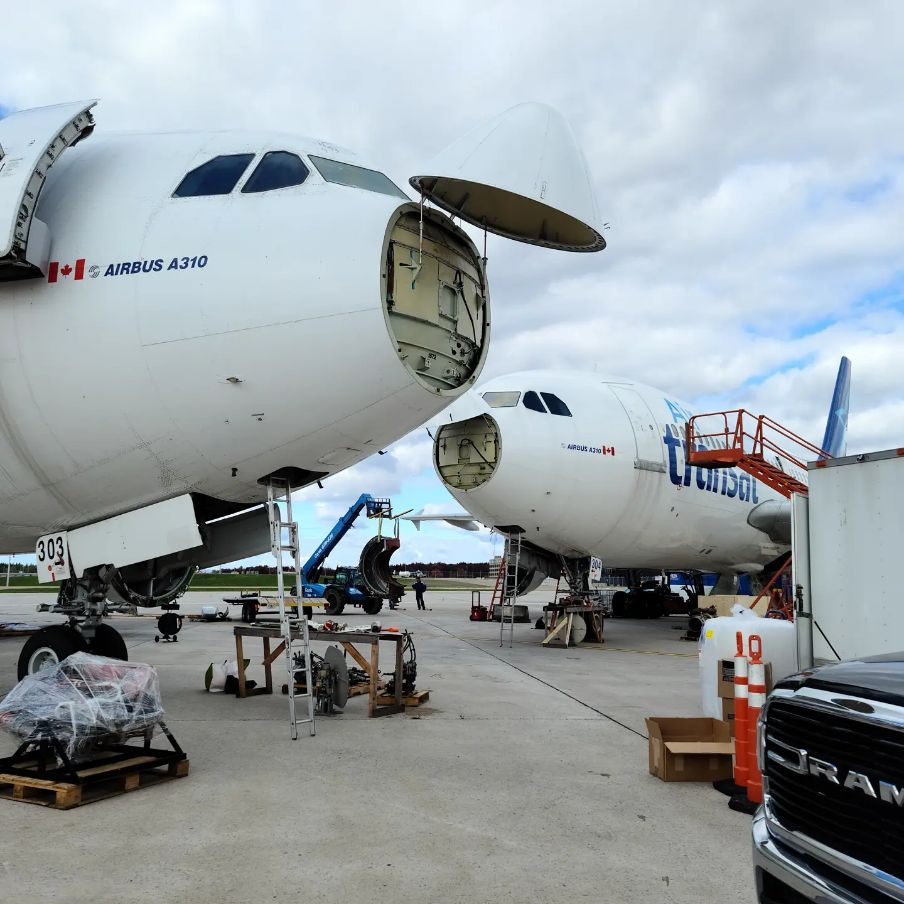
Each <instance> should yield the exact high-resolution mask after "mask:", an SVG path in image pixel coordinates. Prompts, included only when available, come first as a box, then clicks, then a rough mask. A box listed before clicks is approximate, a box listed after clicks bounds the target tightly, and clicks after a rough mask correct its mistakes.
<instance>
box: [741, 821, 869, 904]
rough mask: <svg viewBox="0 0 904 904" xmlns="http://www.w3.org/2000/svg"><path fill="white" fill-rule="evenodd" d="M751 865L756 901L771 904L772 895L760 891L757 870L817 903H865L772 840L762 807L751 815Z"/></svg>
mask: <svg viewBox="0 0 904 904" xmlns="http://www.w3.org/2000/svg"><path fill="white" fill-rule="evenodd" d="M753 868H754V873H755V875H756V885H757V889H756V891H757V901H759V902H760V904H771V902H772V901H774V900H775V899H774V898H771V897H770V896H769V895H768V894H763V881H762V878H761V877H760V875H759V871H760V870H762V871H763V872H766V873H769V875H771V876H772V877H773V878H775V879H777V880H778V881H779V882H781V883H783V884H784V885H787V886H788V887H789V888H791V889H793V890H794V891H795V892H797V893H798V894H799V895H802V896H803V897H804V898H806V899H808V900H810V901H814V902H818V904H867V902H866V901H865V900H864V899H863V898H860V897H857V896H854V895H852V894H851V892H849V891H847V890H846V889H843V888H841V887H840V886H838V885H836V884H835V883H834V882H831V881H830V880H827V879H825V878H824V877H822V876H819V875H817V874H816V873H814V872H813V870H812V869H811V868H810V866H809V865H808V864H807V863H806V862H804V860H803V859H802V858H801V857H800V855H799V854H797V853H796V852H795V851H794V850H792V849H791V848H789V847H787V846H785V845H783V844H781V843H779V842H776V840H775V839H774V838H773V837H772V836H771V835H770V834H769V832H768V830H767V829H766V817H765V815H764V813H763V808H762V807H760V809H759V810H757V813H756V816H754V818H753Z"/></svg>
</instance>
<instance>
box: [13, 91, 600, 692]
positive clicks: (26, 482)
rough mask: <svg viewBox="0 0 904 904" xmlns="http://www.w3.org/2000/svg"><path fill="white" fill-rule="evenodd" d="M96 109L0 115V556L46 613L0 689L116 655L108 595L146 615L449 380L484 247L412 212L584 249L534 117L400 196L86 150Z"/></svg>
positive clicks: (304, 152)
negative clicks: (53, 599) (30, 579)
mask: <svg viewBox="0 0 904 904" xmlns="http://www.w3.org/2000/svg"><path fill="white" fill-rule="evenodd" d="M95 103H96V101H85V102H76V103H68V104H60V105H56V106H51V107H43V108H38V109H33V110H26V111H23V112H20V113H15V114H13V115H10V116H8V117H6V118H4V119H2V120H0V553H22V552H29V551H35V552H36V555H37V559H38V567H39V577H40V578H41V579H42V580H44V581H50V580H63V584H62V588H61V591H60V595H59V599H58V603H57V607H56V611H59V612H60V613H62V614H64V615H66V616H67V619H68V623H67V624H66V625H64V626H58V627H57V626H55V627H52V628H48V629H46V630H44V631H42V632H40V633H39V634H37V635H35V636H34V637H33V638H32V639H31V640H30V641H29V643H28V644H27V645H26V647H25V649H24V650H23V654H22V656H21V657H20V661H19V672H20V677H21V676H22V675H23V674H25V673H28V672H32V671H34V670H36V669H38V668H40V667H41V666H43V665H46V664H48V663H50V662H55V661H56V660H57V659H59V658H62V657H63V656H65V655H68V654H69V653H72V652H74V651H75V650H78V649H84V648H85V647H86V646H87V647H88V648H89V649H92V650H94V651H95V652H98V653H102V654H105V655H112V656H118V657H120V658H125V656H126V649H125V644H124V643H123V641H122V638H121V637H120V636H119V635H118V633H117V632H115V631H114V630H113V629H112V628H110V626H109V625H107V624H103V623H101V617H102V615H103V613H104V611H105V608H106V606H107V602H106V600H107V597H108V595H109V596H110V598H111V599H112V600H114V601H117V600H118V601H120V602H126V603H128V604H132V605H142V606H156V605H167V604H171V603H172V601H173V600H174V599H175V598H176V597H177V596H178V595H179V594H181V593H182V592H183V591H184V590H185V589H186V587H187V585H188V582H189V581H190V580H191V577H192V575H193V574H194V573H195V571H196V570H197V569H198V568H199V567H210V566H214V565H217V564H222V563H225V562H229V561H234V560H235V559H239V558H242V557H245V556H249V555H254V554H258V553H261V552H265V551H267V550H269V548H270V538H269V523H268V516H267V511H266V510H265V509H263V508H261V505H260V504H261V502H262V501H263V500H265V499H266V498H267V484H268V482H269V481H270V480H271V479H273V478H281V479H284V480H287V481H288V482H289V483H290V485H291V487H292V488H293V489H294V488H299V487H303V486H305V485H308V484H312V483H314V482H316V481H320V480H322V479H323V478H325V477H327V476H328V475H330V474H333V473H336V472H337V471H340V470H342V469H344V468H347V467H349V466H350V465H353V464H355V463H356V462H358V461H360V460H362V459H363V458H365V457H367V456H368V455H370V454H371V453H373V452H376V451H378V450H379V449H381V448H382V447H383V446H385V445H386V444H388V443H390V442H392V441H393V440H395V439H397V438H399V437H401V436H402V435H404V434H405V433H406V432H408V431H409V430H411V429H413V428H414V427H416V426H417V425H418V424H420V423H423V422H424V421H425V420H426V419H428V418H430V417H432V416H433V415H435V414H436V413H437V412H439V411H441V410H442V409H443V408H444V407H445V406H446V405H447V404H448V403H449V402H451V401H452V400H453V399H455V398H456V397H457V396H459V395H461V394H462V393H463V392H465V391H466V389H467V388H468V387H469V386H471V385H472V384H473V383H474V381H475V380H476V379H477V377H478V375H479V373H480V371H481V368H482V366H483V362H484V360H485V358H486V355H487V349H488V343H489V336H490V308H489V293H488V287H487V277H486V259H485V256H484V255H485V251H484V252H481V251H479V250H478V248H477V247H476V245H475V243H474V242H473V241H472V240H471V238H469V236H468V235H467V234H466V233H465V232H464V231H463V230H462V229H460V228H458V227H457V226H456V225H455V224H454V222H453V220H452V217H451V216H448V215H447V214H446V213H443V212H441V211H440V210H438V209H436V207H441V208H443V209H444V210H446V211H448V212H449V213H450V214H452V215H454V216H457V217H459V218H460V219H462V220H464V221H466V222H468V223H471V224H475V225H477V226H478V227H479V228H481V229H482V230H483V231H484V233H485V232H486V231H491V232H495V233H498V234H500V235H504V236H507V237H509V238H513V239H516V240H519V241H523V242H527V243H530V244H535V245H541V246H544V247H548V248H559V249H564V250H571V251H596V250H601V249H602V248H604V247H605V241H604V240H603V237H602V234H601V231H600V229H601V227H600V225H599V223H600V219H599V215H598V212H597V209H596V204H595V200H594V197H593V192H592V189H591V186H590V181H589V176H588V173H587V169H586V164H585V162H584V160H583V157H582V155H581V153H580V151H579V150H578V148H577V145H576V143H575V140H574V136H573V134H572V133H571V130H570V128H569V127H568V125H567V124H566V123H565V121H564V120H563V119H562V117H561V116H560V115H559V114H557V113H556V112H555V111H553V110H551V109H550V108H548V107H544V106H541V105H537V104H524V105H520V106H518V107H514V108H512V109H511V110H509V111H507V113H505V114H503V115H502V116H500V117H497V118H496V119H495V120H492V121H491V122H489V123H488V124H486V125H484V126H482V127H479V128H478V129H475V130H474V131H473V132H470V133H468V134H466V135H464V136H463V137H461V138H460V139H459V140H458V141H456V143H455V144H453V145H452V146H451V148H449V149H448V150H447V151H445V152H443V153H441V154H440V155H439V156H438V157H436V158H434V160H433V161H432V162H431V163H430V164H428V165H427V166H425V167H424V168H423V169H419V173H420V175H416V176H413V177H412V178H411V180H410V181H411V184H412V186H413V187H414V188H415V190H416V191H417V192H418V194H419V195H420V201H421V203H420V204H418V203H416V202H412V201H411V200H410V199H409V198H408V196H407V195H406V194H405V193H404V192H403V191H401V190H400V189H399V188H398V187H397V186H396V185H395V184H393V182H392V181H390V179H389V178H388V177H387V176H385V175H384V174H383V173H381V172H379V171H378V170H376V169H372V168H367V167H366V166H364V165H362V164H361V163H360V162H359V161H358V160H357V158H356V157H355V155H353V154H352V153H350V152H349V151H346V150H343V149H341V148H339V147H336V146H335V145H333V144H330V143H328V142H324V141H319V140H316V139H311V138H305V137H301V136H298V135H295V134H288V133H287V134H283V133H272V132H204V133H200V132H165V133H160V134H138V133H128V134H121V135H115V134H109V135H103V136H101V135H97V136H95V137H93V138H91V140H90V141H86V140H85V139H87V138H89V136H91V135H92V132H93V131H94V119H93V115H92V112H91V111H92V108H93V107H94V106H95ZM76 144H77V145H78V146H77V147H73V146H74V145H76ZM428 201H429V202H432V203H433V204H434V205H435V206H436V207H433V208H431V207H428V206H427V204H426V202H428Z"/></svg>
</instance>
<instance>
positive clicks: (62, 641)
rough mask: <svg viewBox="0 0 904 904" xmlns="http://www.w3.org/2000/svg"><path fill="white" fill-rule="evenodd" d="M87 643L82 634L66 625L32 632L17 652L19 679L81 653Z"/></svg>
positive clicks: (86, 647) (86, 646)
mask: <svg viewBox="0 0 904 904" xmlns="http://www.w3.org/2000/svg"><path fill="white" fill-rule="evenodd" d="M87 649H88V644H87V642H86V640H85V638H84V637H82V635H81V634H80V633H79V632H78V631H76V630H75V628H70V627H69V626H68V625H53V626H52V627H50V628H42V629H41V630H40V631H38V633H37V634H33V635H32V636H31V637H29V638H28V640H27V641H26V643H25V646H24V647H22V652H21V653H19V680H20V681H21V680H22V679H23V678H25V677H26V676H27V675H35V674H37V673H38V672H40V671H41V670H42V669H46V668H51V667H53V666H55V665H56V664H57V663H58V662H62V661H63V660H64V659H65V658H66V657H67V656H71V655H72V654H73V653H82V652H84V651H85V650H87Z"/></svg>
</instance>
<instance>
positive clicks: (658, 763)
mask: <svg viewBox="0 0 904 904" xmlns="http://www.w3.org/2000/svg"><path fill="white" fill-rule="evenodd" d="M647 732H648V734H649V736H650V744H649V746H650V775H655V776H658V777H659V778H661V779H662V780H663V781H664V782H714V781H717V780H719V779H722V778H730V777H731V775H732V768H731V755H732V753H733V751H734V743H733V742H732V740H731V733H730V728H729V725H728V723H727V722H720V721H719V720H718V719H704V718H699V719H680V718H669V717H663V716H659V717H653V716H651V717H650V718H648V719H647Z"/></svg>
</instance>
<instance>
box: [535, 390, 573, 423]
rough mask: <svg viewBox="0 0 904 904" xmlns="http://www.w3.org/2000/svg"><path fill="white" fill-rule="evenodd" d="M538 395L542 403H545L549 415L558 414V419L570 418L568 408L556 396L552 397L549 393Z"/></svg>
mask: <svg viewBox="0 0 904 904" xmlns="http://www.w3.org/2000/svg"><path fill="white" fill-rule="evenodd" d="M540 395H541V396H543V401H544V402H546V407H547V408H548V409H549V413H550V414H558V415H559V416H560V417H571V412H570V411H569V410H568V406H567V405H566V404H565V403H564V402H563V401H562V400H561V399H560V398H559V397H558V396H557V395H553V394H552V393H551V392H541V393H540Z"/></svg>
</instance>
